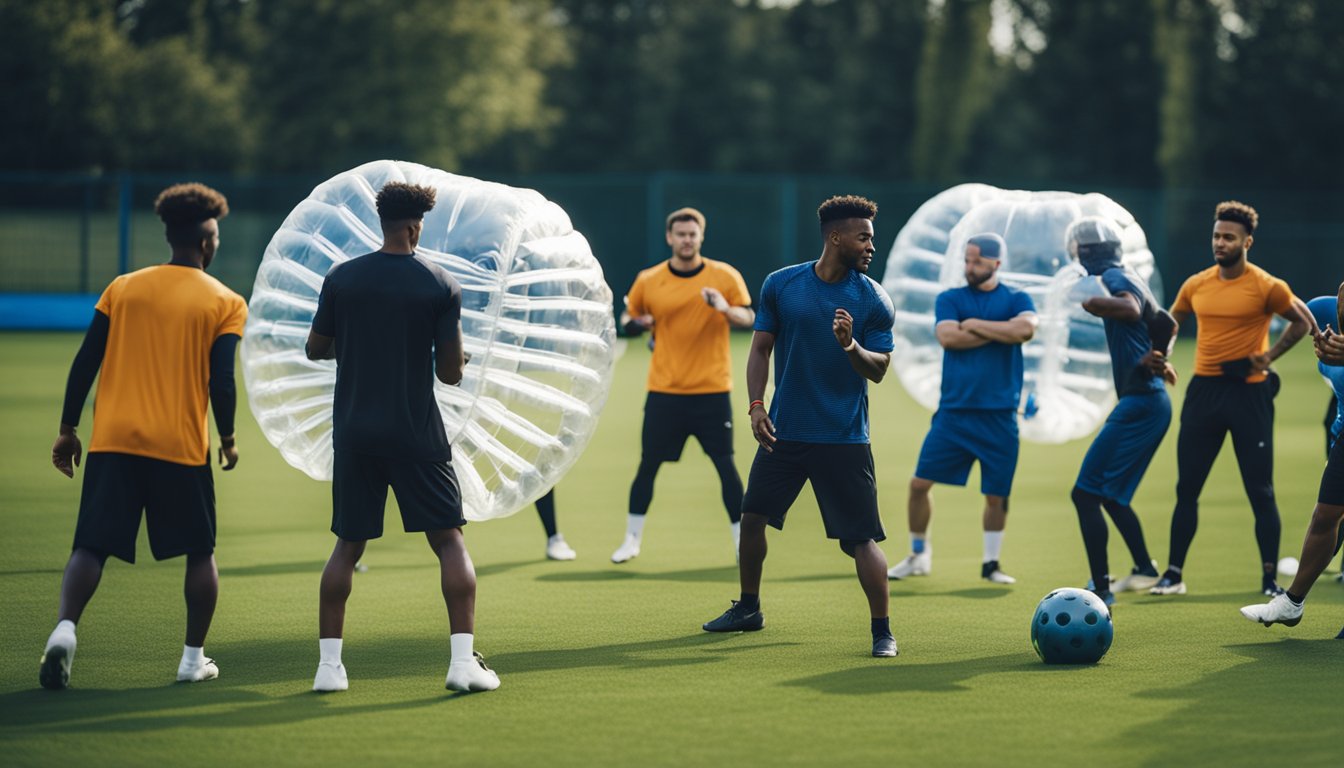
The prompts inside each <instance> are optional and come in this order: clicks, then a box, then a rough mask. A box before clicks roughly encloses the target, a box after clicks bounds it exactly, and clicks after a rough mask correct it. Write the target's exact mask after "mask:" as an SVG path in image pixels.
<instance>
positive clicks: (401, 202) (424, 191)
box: [375, 181, 435, 224]
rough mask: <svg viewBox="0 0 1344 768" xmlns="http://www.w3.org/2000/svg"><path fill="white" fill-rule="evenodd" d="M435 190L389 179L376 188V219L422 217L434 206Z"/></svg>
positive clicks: (384, 221)
mask: <svg viewBox="0 0 1344 768" xmlns="http://www.w3.org/2000/svg"><path fill="white" fill-rule="evenodd" d="M434 197H435V192H434V188H433V187H424V186H420V185H418V184H407V183H406V182H404V181H389V182H388V183H386V184H384V185H383V188H382V189H380V190H378V197H377V199H376V200H375V202H376V204H377V206H378V219H379V220H380V221H381V222H382V223H384V224H387V223H390V222H394V221H405V220H406V219H423V218H425V214H426V213H428V212H429V211H430V210H432V209H433V208H434Z"/></svg>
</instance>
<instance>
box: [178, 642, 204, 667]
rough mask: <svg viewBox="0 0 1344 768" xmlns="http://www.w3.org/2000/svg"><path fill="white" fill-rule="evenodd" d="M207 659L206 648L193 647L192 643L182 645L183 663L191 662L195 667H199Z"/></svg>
mask: <svg viewBox="0 0 1344 768" xmlns="http://www.w3.org/2000/svg"><path fill="white" fill-rule="evenodd" d="M204 661H205V649H204V648H193V647H192V646H190V645H184V646H182V663H183V664H190V665H191V666H193V667H199V666H200V665H201V663H202V662H204Z"/></svg>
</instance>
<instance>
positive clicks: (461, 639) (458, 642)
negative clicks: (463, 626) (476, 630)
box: [448, 632, 476, 661]
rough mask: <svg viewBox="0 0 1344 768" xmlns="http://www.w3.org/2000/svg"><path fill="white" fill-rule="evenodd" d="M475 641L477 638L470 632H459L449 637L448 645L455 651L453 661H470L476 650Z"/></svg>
mask: <svg viewBox="0 0 1344 768" xmlns="http://www.w3.org/2000/svg"><path fill="white" fill-rule="evenodd" d="M475 640H476V636H475V635H472V634H470V633H468V632H458V633H457V634H454V635H449V636H448V644H449V645H450V646H451V647H452V649H453V656H452V661H470V660H471V655H472V651H473V650H475V649H474V648H473V647H472V646H473V644H474V642H475Z"/></svg>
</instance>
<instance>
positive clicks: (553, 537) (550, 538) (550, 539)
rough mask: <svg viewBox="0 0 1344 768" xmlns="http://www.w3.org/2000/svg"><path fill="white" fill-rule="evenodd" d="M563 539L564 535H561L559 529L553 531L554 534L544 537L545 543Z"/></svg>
mask: <svg viewBox="0 0 1344 768" xmlns="http://www.w3.org/2000/svg"><path fill="white" fill-rule="evenodd" d="M564 540H565V537H564V536H561V535H560V532H559V531H556V533H555V535H554V536H550V537H548V538H547V539H546V543H547V544H554V543H556V542H557V541H564Z"/></svg>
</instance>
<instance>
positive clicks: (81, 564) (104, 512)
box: [38, 184, 247, 688]
mask: <svg viewBox="0 0 1344 768" xmlns="http://www.w3.org/2000/svg"><path fill="white" fill-rule="evenodd" d="M154 211H155V213H157V214H158V215H159V218H160V219H162V220H163V223H164V225H165V226H166V228H167V233H166V234H167V239H168V244H169V245H170V246H171V247H172V258H171V260H169V262H168V263H167V264H160V265H158V266H154V267H147V268H145V269H141V270H138V271H136V272H132V273H130V274H126V275H122V276H121V277H118V278H117V279H115V280H113V281H112V283H111V285H109V286H108V287H107V290H105V291H103V295H102V298H100V299H99V300H98V304H97V307H96V309H95V311H94V313H93V322H92V323H90V324H89V330H88V333H87V334H86V335H85V337H84V343H83V345H82V346H81V347H80V349H79V354H77V355H76V356H75V362H74V364H73V365H72V366H71V368H70V378H69V380H68V382H67V383H66V391H65V406H64V409H63V410H62V415H61V428H60V436H59V437H57V438H56V444H55V445H54V446H52V449H51V461H52V464H54V465H55V466H56V469H58V470H60V471H61V472H62V473H64V474H65V475H66V476H67V477H74V467H76V466H78V465H79V460H80V456H81V454H82V452H83V447H82V446H81V445H80V442H79V438H78V437H77V436H76V435H75V427H77V426H78V425H79V417H80V412H81V411H82V410H83V409H84V401H85V399H86V398H87V397H88V395H89V389H90V388H92V386H93V380H94V377H95V376H98V374H99V369H100V368H101V370H102V377H101V379H100V380H99V382H98V394H97V397H96V399H95V400H94V416H93V439H92V440H91V441H90V442H89V460H88V462H87V463H86V464H85V466H84V490H83V493H82V495H81V497H80V504H79V522H78V523H77V524H76V527H75V542H74V548H73V551H72V552H71V553H70V561H69V563H68V564H67V565H66V567H65V576H64V578H63V579H62V580H61V606H60V619H59V623H57V625H56V629H55V630H54V631H53V632H52V633H51V637H50V638H49V639H48V640H47V646H46V650H45V652H44V653H43V655H42V664H41V670H40V673H39V677H38V679H39V681H40V682H41V683H42V687H44V688H64V687H66V686H67V685H68V684H69V680H70V664H71V662H72V661H73V660H74V656H75V625H76V624H77V623H78V622H79V617H80V614H82V613H83V611H84V606H86V605H87V604H88V602H89V599H90V598H92V597H93V593H94V591H95V590H96V589H97V588H98V581H99V579H101V578H102V575H103V565H104V563H106V561H107V558H108V556H109V555H111V556H114V557H118V558H121V559H122V560H125V561H126V562H128V563H134V562H135V539H136V535H137V533H138V532H139V530H140V517H141V513H142V512H143V514H144V517H145V520H146V527H147V528H148V531H149V548H150V551H151V552H153V554H154V558H155V559H156V560H164V559H166V558H169V557H177V556H179V555H186V557H187V573H186V583H185V586H184V589H183V592H184V593H185V595H186V601H187V633H186V645H185V647H184V648H183V651H182V661H181V663H180V664H178V667H177V680H178V681H179V682H201V681H203V680H210V679H213V678H215V677H217V676H218V675H219V668H218V667H217V666H216V665H215V662H214V661H213V660H212V659H208V658H206V657H205V653H204V650H203V646H204V645H205V635H206V633H207V632H208V631H209V629H210V620H211V618H212V617H213V616H214V613H215V599H216V597H217V596H218V594H219V575H218V573H217V572H216V570H215V555H214V550H215V486H214V479H213V478H212V476H211V473H210V436H209V423H208V422H207V421H206V414H205V410H206V401H207V400H209V402H210V405H211V406H213V409H214V412H215V425H216V426H217V427H218V428H219V442H220V447H219V461H220V463H221V464H223V465H224V469H225V470H226V471H227V470H230V469H233V468H234V466H236V465H237V464H238V447H237V445H236V444H235V442H234V435H233V416H234V406H235V404H236V394H235V389H234V382H233V357H234V349H235V348H236V345H237V343H238V340H239V338H241V337H242V333H243V325H244V323H246V321H247V304H246V303H244V302H243V298H242V297H241V296H239V295H238V294H236V293H234V292H233V291H231V290H229V289H228V288H226V287H225V286H224V284H223V283H221V282H219V281H218V280H216V279H215V278H213V277H210V276H209V275H207V274H206V273H205V270H206V269H208V268H209V266H210V262H211V261H212V260H213V259H214V257H215V252H216V250H217V249H218V248H219V219H221V218H223V217H224V216H225V215H226V214H227V213H228V212H229V204H228V201H226V200H225V199H224V196H223V195H221V194H220V193H218V192H216V191H215V190H213V189H211V188H209V187H206V186H204V185H201V184H178V185H175V186H172V187H169V188H168V189H165V190H164V191H163V192H162V193H160V194H159V197H158V199H157V200H156V201H155V202H154Z"/></svg>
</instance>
